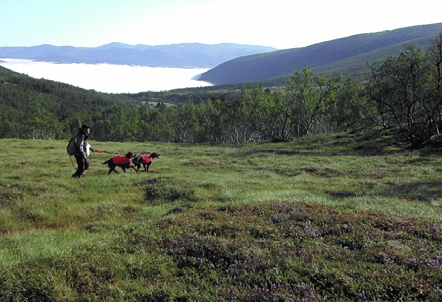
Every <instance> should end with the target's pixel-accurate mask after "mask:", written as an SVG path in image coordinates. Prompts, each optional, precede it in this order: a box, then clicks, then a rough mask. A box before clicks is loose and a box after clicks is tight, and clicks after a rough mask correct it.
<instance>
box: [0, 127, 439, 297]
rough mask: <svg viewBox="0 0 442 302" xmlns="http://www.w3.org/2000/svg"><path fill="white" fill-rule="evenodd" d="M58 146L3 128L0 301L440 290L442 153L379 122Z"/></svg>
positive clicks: (428, 293)
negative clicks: (326, 130)
mask: <svg viewBox="0 0 442 302" xmlns="http://www.w3.org/2000/svg"><path fill="white" fill-rule="evenodd" d="M65 145H66V142H61V141H31V140H0V150H1V152H0V164H1V167H2V168H1V174H0V188H1V190H0V233H1V236H0V263H1V264H0V271H1V272H2V274H0V300H1V301H61V300H63V301H97V300H102V299H104V297H106V300H107V301H226V300H230V299H237V300H239V301H263V300H265V299H269V300H270V301H277V300H278V299H279V298H280V299H281V301H282V300H283V301H300V300H301V299H304V301H322V300H326V299H329V300H330V299H331V300H384V301H385V300H400V299H401V298H403V299H405V300H410V299H426V300H429V301H432V300H433V301H436V300H438V299H440V296H441V293H440V290H439V286H440V282H442V273H441V269H440V268H441V267H442V260H441V257H442V254H441V253H440V251H439V247H440V244H441V241H442V234H441V229H442V224H441V220H440V218H441V205H442V199H441V197H440V191H441V189H442V185H441V184H440V183H441V182H440V172H441V169H440V164H441V160H440V158H439V157H437V156H426V157H422V156H419V154H418V153H417V152H408V151H404V146H402V145H401V144H400V143H397V142H396V141H392V140H391V138H390V137H389V136H387V135H382V134H379V133H376V135H374V136H366V137H362V136H361V135H356V134H345V135H337V136H311V137H306V138H304V139H301V140H297V141H294V142H291V143H280V144H267V143H264V144H251V145H246V146H240V147H229V146H204V145H180V144H160V143H149V144H141V143H105V142H93V146H94V147H96V148H99V149H105V150H108V151H114V152H115V151H119V152H121V153H125V152H127V151H134V152H136V153H141V152H145V151H150V152H153V151H156V152H160V153H162V154H163V155H162V157H161V158H159V159H155V160H154V163H153V165H152V167H151V171H150V172H149V173H146V172H139V173H138V174H137V173H135V172H134V171H128V172H127V173H125V174H124V173H120V174H113V175H110V176H107V175H106V173H107V169H106V166H103V165H101V164H100V162H101V161H104V160H106V159H108V158H109V157H110V156H111V155H108V154H99V153H96V154H93V155H92V157H91V168H90V170H88V171H86V172H85V177H84V178H81V179H71V178H70V175H71V174H72V173H73V171H74V167H73V166H72V164H71V162H70V160H69V157H68V156H67V155H66V153H65V151H64V148H65Z"/></svg>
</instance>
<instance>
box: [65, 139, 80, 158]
mask: <svg viewBox="0 0 442 302" xmlns="http://www.w3.org/2000/svg"><path fill="white" fill-rule="evenodd" d="M66 151H67V152H68V154H69V155H74V154H75V153H77V136H74V137H73V138H71V139H70V140H69V142H68V145H67V147H66Z"/></svg>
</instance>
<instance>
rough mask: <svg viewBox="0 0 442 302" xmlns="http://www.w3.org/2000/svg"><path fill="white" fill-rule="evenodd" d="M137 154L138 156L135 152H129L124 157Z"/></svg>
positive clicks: (132, 156) (131, 156)
mask: <svg viewBox="0 0 442 302" xmlns="http://www.w3.org/2000/svg"><path fill="white" fill-rule="evenodd" d="M135 156H137V155H136V154H135V153H133V152H127V153H126V155H125V156H124V157H127V158H134V157H135Z"/></svg>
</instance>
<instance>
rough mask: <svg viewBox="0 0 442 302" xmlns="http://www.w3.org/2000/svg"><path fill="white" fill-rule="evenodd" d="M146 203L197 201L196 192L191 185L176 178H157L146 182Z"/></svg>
mask: <svg viewBox="0 0 442 302" xmlns="http://www.w3.org/2000/svg"><path fill="white" fill-rule="evenodd" d="M145 186H146V194H145V201H147V202H156V201H166V202H174V201H177V200H181V201H197V200H198V199H197V197H196V195H195V192H194V191H193V189H192V187H191V185H190V184H186V183H185V182H184V181H183V180H179V179H175V178H169V177H165V178H155V179H149V180H147V181H146V182H145Z"/></svg>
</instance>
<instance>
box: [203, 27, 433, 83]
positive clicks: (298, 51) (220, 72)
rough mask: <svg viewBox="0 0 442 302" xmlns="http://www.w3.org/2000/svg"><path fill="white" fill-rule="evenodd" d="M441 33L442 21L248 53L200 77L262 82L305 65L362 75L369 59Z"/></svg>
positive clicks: (215, 80)
mask: <svg viewBox="0 0 442 302" xmlns="http://www.w3.org/2000/svg"><path fill="white" fill-rule="evenodd" d="M441 32H442V23H436V24H430V25H419V26H411V27H406V28H400V29H395V30H388V31H382V32H377V33H368V34H358V35H353V36H350V37H345V38H339V39H335V40H330V41H325V42H321V43H316V44H313V45H310V46H306V47H302V48H293V49H286V50H279V51H274V52H271V53H262V54H255V55H249V56H245V57H239V58H235V59H232V60H230V61H226V62H223V63H221V64H220V65H218V66H216V67H214V68H212V69H210V70H208V71H207V72H205V73H203V74H201V77H200V78H199V80H200V81H205V82H209V83H212V84H214V85H224V84H238V83H247V82H259V81H265V80H270V79H275V78H282V77H290V76H291V75H292V74H293V72H294V71H295V70H300V69H303V68H304V66H306V65H307V66H308V68H309V69H311V70H313V71H314V72H315V73H319V74H326V75H330V74H343V75H345V76H349V77H353V78H354V77H361V75H362V74H363V73H364V71H366V70H367V66H366V63H367V61H371V62H372V61H376V60H382V59H385V58H386V57H388V56H391V55H396V54H397V53H398V52H399V51H400V50H405V48H406V47H407V46H409V45H412V44H414V45H416V46H417V47H427V46H429V45H430V43H431V40H432V39H435V38H437V36H438V34H440V33H441Z"/></svg>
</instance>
